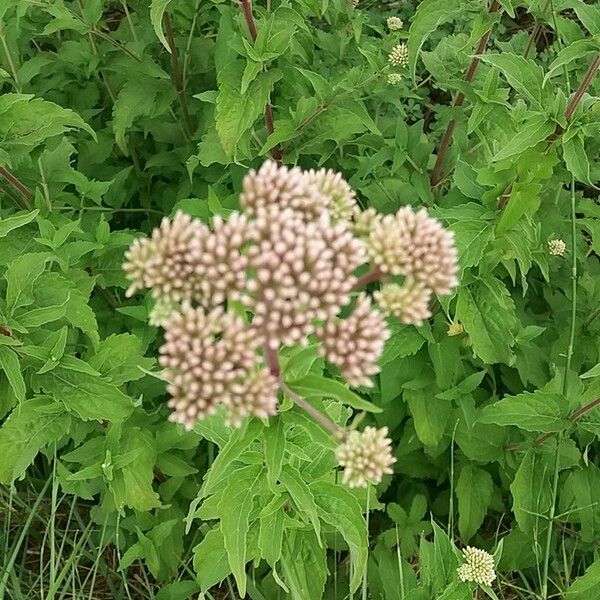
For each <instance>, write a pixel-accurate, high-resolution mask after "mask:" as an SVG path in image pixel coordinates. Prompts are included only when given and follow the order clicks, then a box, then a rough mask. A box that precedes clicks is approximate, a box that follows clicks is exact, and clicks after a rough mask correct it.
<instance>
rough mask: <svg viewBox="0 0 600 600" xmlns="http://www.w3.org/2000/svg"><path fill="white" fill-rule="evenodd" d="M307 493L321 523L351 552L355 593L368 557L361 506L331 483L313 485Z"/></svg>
mask: <svg viewBox="0 0 600 600" xmlns="http://www.w3.org/2000/svg"><path fill="white" fill-rule="evenodd" d="M310 489H311V490H312V492H313V494H314V498H315V503H316V504H317V506H318V507H319V509H320V511H319V516H320V517H321V519H322V520H323V521H324V522H326V523H328V524H329V525H331V526H333V527H334V528H335V529H337V530H338V531H339V532H340V533H341V534H342V537H343V538H344V540H345V541H346V543H347V544H348V547H349V548H350V557H351V559H352V579H351V581H350V589H351V590H352V591H356V590H357V589H358V586H359V585H360V582H361V580H362V577H363V574H364V570H365V565H366V562H367V553H368V540H367V529H366V524H365V521H364V519H363V516H362V511H361V508H360V505H359V503H358V501H357V500H356V497H355V496H353V495H352V494H351V493H350V492H349V491H348V490H346V489H345V488H344V487H341V486H338V485H335V484H333V483H327V482H325V481H315V482H314V483H312V484H311V485H310Z"/></svg>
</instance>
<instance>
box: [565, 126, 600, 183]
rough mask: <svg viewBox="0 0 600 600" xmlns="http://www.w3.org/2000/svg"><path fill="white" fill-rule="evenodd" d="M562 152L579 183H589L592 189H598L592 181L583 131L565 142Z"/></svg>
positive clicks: (568, 167) (569, 169)
mask: <svg viewBox="0 0 600 600" xmlns="http://www.w3.org/2000/svg"><path fill="white" fill-rule="evenodd" d="M562 152H563V158H564V160H565V164H566V165H567V169H568V171H569V173H571V174H572V175H573V176H574V177H575V179H576V180H577V181H581V182H582V183H587V184H588V185H590V186H591V187H593V188H596V186H595V185H594V184H593V183H592V181H591V180H590V161H589V159H588V155H587V153H586V151H585V146H584V137H583V133H582V132H581V131H579V132H578V133H577V134H575V135H572V136H570V137H569V138H567V139H564V140H563V142H562ZM596 189H598V188H596Z"/></svg>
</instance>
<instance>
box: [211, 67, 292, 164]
mask: <svg viewBox="0 0 600 600" xmlns="http://www.w3.org/2000/svg"><path fill="white" fill-rule="evenodd" d="M282 77H283V73H281V72H280V71H277V70H270V71H267V72H266V73H260V74H259V75H258V76H257V77H256V79H255V80H254V81H253V82H252V83H251V84H250V85H249V87H248V91H247V92H246V93H245V94H242V93H241V92H240V91H239V90H238V89H236V88H235V87H233V86H231V85H229V84H228V83H226V82H225V81H223V82H221V84H220V85H219V95H218V96H217V109H216V113H215V116H216V127H217V133H218V134H219V138H220V140H221V144H222V145H223V149H224V150H225V152H226V153H227V154H228V156H229V157H230V158H233V157H235V155H236V151H237V146H238V143H239V142H240V140H241V139H242V136H243V135H244V134H245V133H246V132H247V131H248V130H249V129H250V128H251V127H252V125H253V124H254V122H255V121H256V120H257V119H258V118H259V117H260V116H261V115H262V114H263V111H264V109H265V105H266V104H267V101H268V99H269V94H270V93H271V90H272V89H273V86H274V85H275V82H277V81H279V80H280V79H281V78H282Z"/></svg>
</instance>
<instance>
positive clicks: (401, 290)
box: [373, 277, 431, 325]
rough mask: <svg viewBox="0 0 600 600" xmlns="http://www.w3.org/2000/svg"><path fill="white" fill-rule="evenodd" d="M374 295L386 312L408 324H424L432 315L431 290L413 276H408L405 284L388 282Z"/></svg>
mask: <svg viewBox="0 0 600 600" xmlns="http://www.w3.org/2000/svg"><path fill="white" fill-rule="evenodd" d="M373 295H374V297H375V300H377V302H378V303H379V306H380V307H381V308H382V309H383V310H384V311H385V312H386V313H389V314H390V315H394V316H395V317H397V318H398V319H399V320H400V321H401V322H402V323H405V324H406V325H422V324H423V321H424V320H425V319H429V317H431V311H430V310H429V301H430V300H431V290H430V289H429V288H428V287H426V286H425V284H423V283H421V282H420V281H417V280H416V279H414V278H413V277H407V278H406V279H405V281H404V284H403V285H398V284H397V283H386V284H384V285H383V286H382V287H381V290H379V291H378V292H375V293H374V294H373Z"/></svg>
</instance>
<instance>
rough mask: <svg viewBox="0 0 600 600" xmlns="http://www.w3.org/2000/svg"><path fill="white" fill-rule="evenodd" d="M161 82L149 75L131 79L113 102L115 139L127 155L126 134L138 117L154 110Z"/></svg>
mask: <svg viewBox="0 0 600 600" xmlns="http://www.w3.org/2000/svg"><path fill="white" fill-rule="evenodd" d="M160 84H161V81H160V80H158V79H150V78H148V77H141V78H138V79H136V80H135V81H134V80H130V81H128V82H127V83H125V85H124V86H123V88H122V89H121V91H120V92H119V95H118V96H117V98H116V100H115V103H114V104H113V109H112V112H113V122H112V127H113V131H114V134H115V140H116V142H117V145H118V146H119V148H120V149H121V152H123V154H125V155H126V156H128V155H129V149H128V147H127V140H126V139H125V134H126V133H127V131H128V130H129V129H130V128H131V126H132V125H133V123H134V121H135V120H136V119H137V118H139V117H144V116H148V115H150V114H151V113H152V112H153V110H154V101H155V98H156V95H157V94H158V92H159V86H160Z"/></svg>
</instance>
